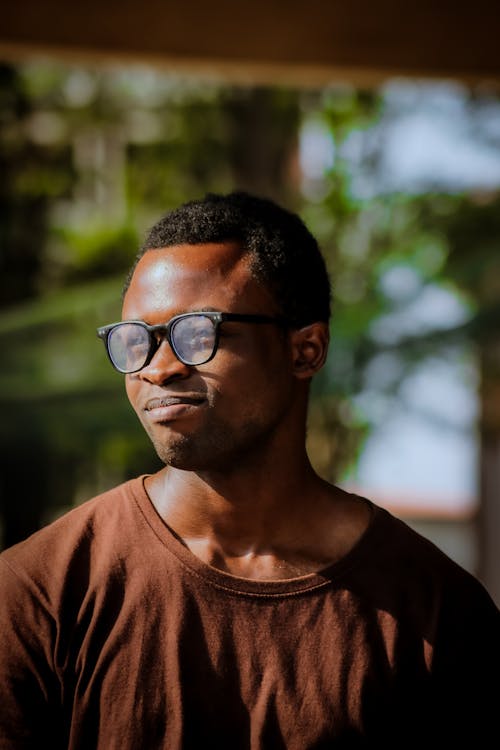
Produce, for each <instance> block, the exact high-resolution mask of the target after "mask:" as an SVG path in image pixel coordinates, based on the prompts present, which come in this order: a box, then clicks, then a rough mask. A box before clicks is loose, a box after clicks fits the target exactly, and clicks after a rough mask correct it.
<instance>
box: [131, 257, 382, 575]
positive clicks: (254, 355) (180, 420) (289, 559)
mask: <svg viewBox="0 0 500 750" xmlns="http://www.w3.org/2000/svg"><path fill="white" fill-rule="evenodd" d="M210 309H212V310H220V311H223V312H239V313H259V314H266V315H277V314H279V310H278V309H277V306H276V303H275V302H274V300H273V298H272V296H271V294H270V293H269V292H268V290H267V289H266V288H265V287H264V286H263V285H262V284H260V283H258V282H257V281H256V280H255V279H254V278H253V277H252V274H251V271H250V259H249V256H247V255H245V254H243V253H242V252H241V249H240V248H239V247H238V246H237V245H236V244H233V243H224V244H206V245H192V246H188V245H180V246H175V247H168V248H165V249H160V250H156V249H155V250H149V251H147V252H146V253H145V255H144V256H143V257H142V258H141V260H140V261H139V263H138V265H137V267H136V269H135V272H134V275H133V277H132V281H131V284H130V287H129V289H128V291H127V294H126V295H125V299H124V304H123V314H122V317H123V319H124V320H126V319H141V320H145V321H146V322H147V323H151V324H155V323H163V322H166V321H168V320H169V319H170V318H171V317H172V316H173V315H176V314H179V313H183V312H190V311H196V310H210ZM327 349H328V326H327V324H326V323H322V322H318V323H313V324H312V325H309V326H306V327H304V328H302V329H300V330H291V331H288V330H287V331H283V329H281V328H280V327H279V326H276V325H255V324H247V323H243V324H242V323H238V322H236V323H235V322H231V323H224V324H223V326H222V328H221V338H220V343H219V349H218V351H217V353H216V355H215V357H214V359H212V360H211V361H210V362H207V363H205V364H204V365H200V366H197V367H191V366H187V365H184V364H183V363H181V362H179V360H177V359H176V357H175V356H174V354H173V352H172V350H171V348H170V346H169V344H168V342H167V341H166V340H164V341H163V342H162V344H161V346H160V348H159V349H158V350H157V352H156V354H155V356H154V357H153V359H152V361H151V362H150V364H149V365H148V366H147V367H145V368H143V369H142V370H141V371H140V372H138V373H134V374H132V375H127V376H126V388H127V395H128V397H129V400H130V402H131V404H132V406H133V408H134V409H135V411H136V413H137V415H138V417H139V419H140V421H141V422H142V424H143V426H144V427H145V429H146V432H147V433H148V435H149V437H150V438H151V440H152V442H153V444H154V446H155V448H156V450H157V452H158V454H159V456H160V458H162V460H163V461H164V462H165V464H166V466H165V468H164V469H162V470H161V471H159V472H158V473H157V474H154V475H152V476H150V477H148V478H147V480H146V490H147V492H148V494H149V496H150V498H151V501H152V503H153V504H154V506H155V508H156V510H157V512H158V513H159V515H160V516H161V517H162V518H163V520H164V521H165V522H166V523H167V524H168V526H169V527H170V528H171V529H172V530H173V531H174V532H175V533H176V534H177V536H178V537H179V538H180V539H181V540H182V541H183V543H184V544H185V545H186V546H187V547H188V548H189V549H190V550H191V551H192V552H193V554H194V555H196V556H197V557H198V558H200V559H201V560H202V561H204V562H205V563H207V564H209V565H212V566H214V567H216V568H219V569H221V570H224V571H226V572H229V573H231V574H233V575H236V576H240V577H243V578H251V579H262V580H277V579H285V578H294V577H297V576H302V575H307V574H309V573H313V572H315V571H317V570H319V569H321V568H323V567H325V566H326V565H328V564H330V563H331V562H333V561H336V560H338V559H340V558H342V557H343V556H344V555H345V554H346V553H347V552H348V551H349V550H350V549H351V548H352V547H353V546H354V545H355V544H356V542H357V541H358V540H359V538H360V536H361V535H362V534H363V532H364V531H365V529H366V528H367V526H368V524H369V517H370V511H369V508H368V505H367V504H366V503H365V502H363V501H362V500H359V499H358V498H355V497H354V496H352V495H350V494H348V493H346V492H344V491H342V490H341V489H340V488H338V487H334V486H332V485H330V484H328V483H327V482H325V481H324V480H323V479H321V478H320V477H319V476H318V475H317V474H316V472H315V471H314V469H313V467H312V466H311V463H310V461H309V458H308V456H307V452H306V447H305V437H306V416H307V403H308V394H309V385H310V381H311V378H312V377H313V376H314V375H315V373H316V372H318V370H319V369H320V368H321V367H322V366H323V364H324V362H325V358H326V353H327Z"/></svg>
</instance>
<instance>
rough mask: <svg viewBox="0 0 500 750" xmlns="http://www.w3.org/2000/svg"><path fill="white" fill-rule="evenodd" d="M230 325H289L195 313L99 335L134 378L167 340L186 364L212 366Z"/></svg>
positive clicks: (106, 329) (132, 323) (115, 326)
mask: <svg viewBox="0 0 500 750" xmlns="http://www.w3.org/2000/svg"><path fill="white" fill-rule="evenodd" d="M226 321H231V322H232V321H234V322H238V323H274V324H277V325H281V326H283V325H286V321H285V319H284V318H279V317H271V316H269V315H243V314H238V313H223V312H193V313H183V314H182V315H176V316H175V317H173V318H171V320H169V321H168V323H159V324H158V325H154V326H151V325H148V324H147V323H144V321H142V320H124V321H122V322H120V323H111V324H110V325H107V326H102V327H101V328H98V329H97V335H98V336H99V338H101V339H102V340H103V341H104V344H105V346H106V351H107V353H108V357H109V359H110V360H111V364H112V365H113V367H114V368H115V369H116V370H118V372H122V373H126V374H130V373H133V372H138V371H139V370H142V368H143V367H146V365H148V364H149V363H150V362H151V360H152V358H153V356H154V354H155V352H156V351H157V349H158V348H159V346H160V344H161V342H162V340H163V339H164V338H166V339H167V341H168V343H169V344H170V346H171V347H172V351H173V352H174V354H175V356H176V357H177V359H178V360H180V361H181V362H182V363H183V364H185V365H191V366H197V365H203V364H205V362H209V361H210V360H211V359H212V358H213V357H214V356H215V353H216V351H217V347H218V345H219V328H220V325H221V323H225V322H226Z"/></svg>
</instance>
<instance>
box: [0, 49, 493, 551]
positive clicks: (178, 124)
mask: <svg viewBox="0 0 500 750" xmlns="http://www.w3.org/2000/svg"><path fill="white" fill-rule="evenodd" d="M382 112H383V99H382V97H381V95H380V93H378V92H365V91H356V90H354V89H351V88H349V87H338V88H331V89H325V90H322V91H316V90H311V91H304V90H293V89H284V88H279V87H276V88H272V87H257V88H251V87H232V86H224V85H222V84H220V83H217V84H216V83H212V82H207V81H193V80H192V79H182V78H176V77H173V76H169V75H168V74H165V73H160V72H155V71H154V70H151V69H147V68H137V69H133V70H131V69H123V70H122V69H91V68H80V67H73V66H64V65H61V64H57V63H55V62H50V61H40V62H37V63H30V64H28V63H26V64H24V65H20V66H17V67H14V66H11V65H7V64H4V65H0V170H1V174H2V179H1V181H0V269H1V273H0V307H1V309H2V316H1V317H0V343H1V346H2V352H3V365H4V366H3V368H2V370H1V372H0V408H1V412H2V419H1V423H0V440H1V452H0V455H1V461H2V472H1V476H2V480H1V483H0V504H1V505H0V509H1V513H2V519H3V520H2V524H3V544H4V545H8V544H11V543H13V542H14V541H16V540H17V539H20V538H22V537H24V536H26V535H27V534H28V533H30V532H31V531H33V530H35V529H36V528H38V527H39V526H40V525H41V524H42V523H45V522H46V521H47V520H49V519H50V518H52V517H54V515H56V514H58V513H60V512H62V511H64V510H66V509H67V507H69V506H71V505H73V504H75V503H76V502H81V501H82V500H84V499H85V498H87V497H91V496H92V495H93V494H95V493H97V492H98V491H100V490H103V489H106V488H108V487H109V486H111V485H113V484H115V483H117V482H119V481H123V480H125V479H127V478H129V477H131V476H135V475H137V474H139V473H144V472H148V471H153V470H155V469H156V468H157V467H158V466H159V464H158V459H157V458H156V457H155V455H154V453H153V450H152V448H151V446H150V444H149V442H148V440H147V438H146V437H145V435H144V434H143V433H142V428H141V427H140V426H139V424H138V423H137V420H136V418H135V416H134V415H133V413H132V410H131V409H130V407H129V406H128V403H127V402H126V398H125V395H124V390H123V385H122V381H121V378H120V376H118V375H117V374H116V373H115V372H114V371H113V370H112V369H111V367H110V366H109V364H108V362H107V360H106V357H105V354H104V350H103V348H102V344H101V342H99V341H98V340H97V338H96V335H95V329H96V327H97V326H98V325H100V324H103V323H105V322H109V321H112V320H115V319H119V317H120V294H121V285H122V282H123V279H124V277H125V274H126V271H127V269H128V267H129V266H130V264H131V262H132V260H133V258H134V255H135V253H136V252H137V249H138V246H139V245H140V242H141V238H142V236H143V234H144V231H145V230H146V229H147V228H148V227H149V226H150V225H151V224H152V223H153V222H154V221H156V220H157V219H158V218H159V216H160V215H161V214H162V213H163V212H165V211H167V210H168V209H170V208H172V207H174V206H176V205H178V204H179V203H181V202H183V201H186V200H190V199H192V198H195V197H198V196H201V195H203V194H204V193H205V192H207V191H224V192H225V191H228V190H231V189H234V188H239V189H246V190H250V191H254V192H258V193H262V194H265V195H268V196H270V197H273V198H275V199H277V200H279V201H281V202H282V203H284V204H286V205H288V206H289V207H290V208H292V209H294V210H297V211H299V212H300V213H301V214H302V216H303V217H304V219H305V220H306V222H307V223H308V225H309V226H310V228H311V229H312V231H313V233H314V234H315V235H316V236H317V237H318V239H319V240H320V243H321V245H322V247H323V249H324V251H325V254H326V256H327V261H328V265H329V268H330V271H331V275H332V279H333V288H334V296H335V305H334V320H333V325H332V347H331V354H330V357H329V361H328V364H327V367H325V369H324V371H323V372H322V373H321V374H320V375H319V376H318V378H317V379H316V381H315V382H314V387H313V394H312V395H313V399H312V405H311V415H310V425H309V435H308V440H309V448H310V451H311V455H312V459H313V462H314V463H315V464H316V466H317V468H318V470H319V471H320V472H321V473H322V474H323V475H324V476H326V477H327V478H328V479H331V480H333V481H335V480H336V478H337V477H338V476H339V475H340V474H341V472H342V471H344V470H345V469H346V467H348V466H349V465H351V464H352V463H353V461H355V459H356V456H357V455H358V452H359V448H360V445H361V444H362V440H363V438H364V437H365V436H366V435H367V433H368V431H369V428H370V424H369V419H368V417H367V416H366V415H364V414H363V413H361V411H360V409H359V407H357V406H356V402H355V400H354V396H356V394H357V393H359V392H360V391H361V390H362V389H363V388H364V387H365V385H366V378H367V372H368V369H369V365H370V362H372V361H373V359H374V358H375V357H376V356H378V355H380V353H381V352H392V353H393V354H394V356H395V357H396V359H397V362H398V363H399V366H398V367H396V371H395V372H396V374H395V375H394V377H393V378H392V379H389V380H388V382H387V383H386V384H385V385H384V387H385V388H389V389H390V390H392V392H395V391H397V389H398V387H399V386H400V384H401V382H402V381H403V379H404V377H405V374H406V373H407V372H408V371H409V369H410V368H411V367H412V366H413V364H414V363H415V362H418V361H420V360H421V359H422V358H424V357H426V356H429V354H430V353H434V354H435V353H436V352H439V353H441V355H442V356H447V351H449V349H448V348H447V347H452V346H454V345H456V343H457V342H462V341H465V340H470V341H473V342H476V343H477V344H478V345H481V346H484V345H487V343H488V342H490V341H492V340H494V337H495V336H496V335H497V334H498V303H497V300H498V291H499V290H498V283H499V282H498V279H499V278H500V274H499V267H498V266H499V260H498V257H499V255H498V242H499V238H500V220H499V215H500V213H499V210H498V209H499V199H498V196H496V195H491V196H484V195H482V196H481V197H480V198H478V197H477V196H468V195H461V194H443V193H437V192H436V193H430V194H424V195H421V194H419V195H409V194H408V195H403V194H394V195H377V194H375V195H370V196H368V197H362V196H361V197H360V195H359V194H357V193H356V191H355V190H354V189H353V185H354V183H355V179H356V177H357V176H358V177H359V173H362V174H364V175H367V176H369V175H370V174H372V173H375V172H376V167H377V164H378V162H377V159H378V157H379V153H378V151H377V147H376V146H375V148H373V147H372V148H365V151H366V153H365V154H364V155H363V154H362V157H361V158H360V159H358V162H357V163H356V164H354V163H353V160H352V159H350V158H348V156H346V155H345V154H346V153H347V151H348V148H347V146H348V144H349V138H350V137H351V136H352V134H353V133H357V134H358V135H361V140H362V143H364V141H363V134H367V133H369V132H370V129H371V128H372V127H373V125H374V124H376V123H378V122H379V120H380V118H381V114H382ZM307 122H318V123H320V125H321V127H322V128H323V129H324V131H325V132H326V133H328V134H329V137H330V138H331V142H332V144H333V147H334V149H335V159H334V161H333V163H332V164H331V166H330V168H329V169H327V170H325V171H324V173H323V174H322V175H320V176H319V177H318V178H317V180H316V183H317V184H315V185H313V186H312V189H311V186H309V192H308V189H307V186H306V187H304V180H303V175H302V174H301V169H300V165H299V148H298V146H299V141H300V135H301V129H302V128H303V127H304V126H305V123H307ZM365 145H366V144H365ZM394 268H407V269H409V270H410V271H411V273H412V274H413V277H414V278H415V279H416V282H415V284H414V288H413V291H412V290H410V291H409V292H408V293H406V294H402V295H400V296H399V297H398V296H397V295H396V298H395V297H394V295H392V296H391V294H388V293H387V290H385V289H384V284H383V283H382V281H383V279H384V276H385V275H386V274H387V273H388V272H389V271H391V269H394ZM428 284H441V285H445V286H447V287H448V288H450V289H452V290H453V291H454V293H456V294H460V295H461V296H462V299H463V300H464V304H465V305H466V306H467V309H468V310H469V311H470V314H469V316H468V319H467V320H466V321H465V322H464V323H463V324H460V325H456V326H454V327H452V328H449V327H448V328H446V326H445V327H443V326H440V325H439V321H437V322H436V327H435V330H431V331H429V330H426V331H423V332H417V333H416V334H411V335H409V334H408V335H406V334H400V335H394V336H393V338H392V340H387V337H386V339H385V340H382V339H380V337H379V336H377V335H376V332H375V328H374V323H376V322H377V321H379V320H380V319H381V318H383V317H384V316H386V315H388V314H396V315H397V312H398V309H402V308H404V306H405V305H407V304H409V303H410V302H411V297H412V295H417V294H418V293H419V292H420V291H421V290H422V289H423V288H425V286H426V285H428Z"/></svg>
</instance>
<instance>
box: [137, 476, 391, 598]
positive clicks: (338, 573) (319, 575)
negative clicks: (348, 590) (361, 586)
mask: <svg viewBox="0 0 500 750" xmlns="http://www.w3.org/2000/svg"><path fill="white" fill-rule="evenodd" d="M148 476H149V475H148V474H143V475H141V476H139V477H137V478H136V479H132V480H130V482H129V486H130V489H131V491H132V494H133V497H134V500H135V502H136V503H137V506H138V508H139V510H140V512H141V513H142V515H143V517H144V519H145V521H146V522H147V524H148V525H149V526H150V528H151V530H152V531H153V533H154V534H155V536H156V537H157V538H158V540H159V541H160V542H161V543H162V544H163V545H164V547H166V549H167V550H168V552H169V553H170V554H172V555H173V556H174V557H175V558H176V559H177V560H178V561H179V562H180V563H181V564H182V566H183V567H184V568H187V569H188V570H189V571H190V572H191V573H192V574H194V575H196V576H198V577H200V578H202V579H203V580H204V581H205V582H207V583H210V584H212V585H213V586H216V587H217V588H222V589H225V590H229V591H233V592H234V593H237V594H242V595H251V596H259V597H264V598H269V597H276V596H277V597H282V596H290V595H297V594H301V593H307V592H310V591H312V590H314V589H319V588H323V587H325V586H328V585H330V586H331V585H332V584H335V583H337V582H338V583H340V580H341V578H343V576H344V575H345V573H346V572H347V571H348V570H350V569H351V568H352V567H353V566H354V565H357V564H359V563H360V562H361V561H362V559H364V558H365V556H366V554H367V552H368V550H369V549H371V548H372V547H373V545H374V544H376V538H377V537H378V535H379V531H378V530H379V527H380V525H381V521H382V517H383V515H384V511H383V509H382V508H380V507H379V506H377V505H375V504H374V503H373V502H371V501H370V500H367V499H366V498H362V499H363V500H364V501H365V502H367V503H368V504H369V505H370V508H371V511H372V515H371V519H370V523H369V524H368V526H367V528H366V529H365V531H364V532H363V534H362V535H361V537H360V538H359V539H358V541H357V542H356V544H355V545H354V546H353V547H352V549H351V550H350V551H349V552H348V553H347V554H346V555H345V556H344V557H343V558H341V559H340V560H337V561H336V562H333V563H330V565H328V566H326V567H324V568H322V569H321V570H318V571H316V572H313V573H308V574H306V575H302V576H299V577H296V578H282V579H278V580H268V579H265V580H261V579H257V580H256V579H251V578H242V577H240V576H236V575H233V574H232V573H228V572H226V571H223V570H219V569H218V568H215V567H213V566H211V565H208V564H207V563H205V562H203V561H202V560H200V559H199V558H198V557H197V556H196V555H195V554H194V553H193V552H191V550H190V549H189V548H188V547H187V546H186V545H185V544H184V543H183V542H182V541H181V540H180V539H179V537H178V535H177V534H175V532H174V531H173V530H172V529H171V528H170V527H169V526H168V524H167V523H166V522H165V521H164V520H163V519H162V518H161V516H160V514H159V513H158V511H157V510H156V508H155V506H154V505H153V502H152V501H151V498H150V497H149V495H148V493H147V491H146V488H145V486H144V481H145V479H146V478H147V477H148Z"/></svg>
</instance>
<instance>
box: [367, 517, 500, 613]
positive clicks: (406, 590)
mask: <svg viewBox="0 0 500 750" xmlns="http://www.w3.org/2000/svg"><path fill="white" fill-rule="evenodd" d="M373 508H374V519H373V522H372V526H371V528H370V529H369V533H368V534H367V542H368V544H369V551H370V555H371V557H372V560H373V561H374V562H375V564H374V565H372V566H371V568H370V570H369V571H368V574H367V575H368V578H369V579H370V585H373V586H375V587H376V589H377V591H378V594H379V595H380V596H381V597H382V599H385V598H386V599H387V600H390V599H391V597H392V596H394V597H399V600H400V602H402V603H404V605H405V606H406V607H407V608H408V609H409V610H412V611H418V610H420V611H424V610H425V611H427V612H429V611H431V610H434V611H437V610H439V611H442V610H443V609H445V610H447V611H450V612H460V613H465V612H466V610H467V609H468V608H469V609H470V608H472V609H475V610H476V612H477V608H480V609H481V610H483V611H486V612H489V613H491V615H492V617H493V618H495V619H496V620H497V623H498V621H499V620H498V618H499V617H500V612H499V610H498V608H497V607H496V606H495V604H494V602H493V600H492V598H491V596H490V595H489V593H488V592H487V590H486V588H485V587H484V585H483V584H482V583H481V581H480V580H479V579H478V578H477V577H476V575H474V574H473V573H472V572H470V571H468V570H465V568H463V567H462V566H461V565H459V564H458V563H457V562H456V561H454V560H452V559H451V558H450V557H449V556H448V555H447V554H446V553H445V552H444V551H443V550H441V549H440V548H438V547H437V545H436V544H434V543H433V542H432V541H431V540H430V539H428V538H426V537H424V536H423V535H422V534H420V533H419V532H417V531H416V530H415V529H413V528H412V527H411V526H409V524H407V523H406V522H405V521H403V520H401V519H399V518H397V517H395V516H394V515H392V514H391V513H390V512H389V511H387V510H385V509H384V508H381V507H379V506H376V505H373Z"/></svg>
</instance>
